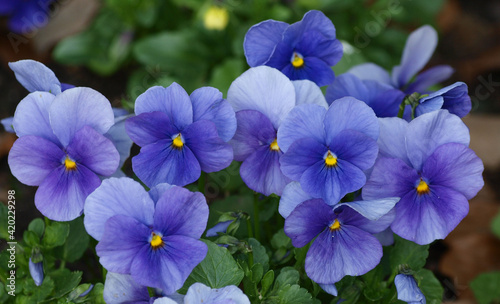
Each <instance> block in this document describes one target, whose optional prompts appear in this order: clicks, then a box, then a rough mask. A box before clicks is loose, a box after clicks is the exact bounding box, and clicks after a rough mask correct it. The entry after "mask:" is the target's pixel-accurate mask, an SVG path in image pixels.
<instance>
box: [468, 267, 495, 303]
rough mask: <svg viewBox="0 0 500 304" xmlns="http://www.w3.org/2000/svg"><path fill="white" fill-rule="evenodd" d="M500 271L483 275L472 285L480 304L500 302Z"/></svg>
mask: <svg viewBox="0 0 500 304" xmlns="http://www.w3.org/2000/svg"><path fill="white" fill-rule="evenodd" d="M499 286H500V271H495V272H489V273H482V274H480V275H478V276H477V277H476V278H475V279H474V280H473V281H472V282H471V283H470V287H471V288H472V290H473V291H474V296H475V297H476V299H477V301H478V302H479V304H489V303H494V301H495V300H496V301H497V303H498V302H500V288H498V287H499Z"/></svg>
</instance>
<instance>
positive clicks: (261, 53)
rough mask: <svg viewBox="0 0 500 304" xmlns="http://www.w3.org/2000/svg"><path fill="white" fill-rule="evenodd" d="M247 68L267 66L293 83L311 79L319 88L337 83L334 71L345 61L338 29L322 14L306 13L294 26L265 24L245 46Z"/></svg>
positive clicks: (256, 28)
mask: <svg viewBox="0 0 500 304" xmlns="http://www.w3.org/2000/svg"><path fill="white" fill-rule="evenodd" d="M243 47H244V49H245V56H246V58H247V62H248V65H249V66H251V67H256V66H259V65H267V66H270V67H273V68H276V69H278V70H280V71H281V72H283V74H285V75H286V76H287V77H288V78H290V79H291V80H301V79H308V80H311V81H313V82H315V83H316V84H317V85H318V86H324V85H327V84H330V83H332V82H333V80H334V79H335V74H334V73H333V71H332V69H331V67H332V66H334V65H335V64H336V63H337V62H338V61H339V60H340V58H341V57H342V44H341V43H340V41H339V40H337V39H336V36H335V26H334V25H333V23H332V21H331V20H330V19H328V18H327V17H326V16H325V15H324V14H323V13H322V12H320V11H314V10H313V11H309V12H307V13H306V14H305V15H304V17H303V18H302V20H301V21H299V22H296V23H294V24H292V25H289V24H288V23H285V22H281V21H275V20H266V21H263V22H261V23H259V24H256V25H254V26H252V27H251V28H250V29H249V30H248V32H247V34H246V36H245V41H244V42H243Z"/></svg>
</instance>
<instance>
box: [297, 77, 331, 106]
mask: <svg viewBox="0 0 500 304" xmlns="http://www.w3.org/2000/svg"><path fill="white" fill-rule="evenodd" d="M292 84H293V87H294V88H295V96H296V99H295V104H296V105H301V104H316V105H318V106H321V107H323V108H325V109H328V103H327V102H326V99H325V96H324V95H323V92H322V91H321V89H320V87H318V86H317V85H316V84H315V83H314V82H312V81H309V80H307V79H306V80H294V81H292Z"/></svg>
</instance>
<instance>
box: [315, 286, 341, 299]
mask: <svg viewBox="0 0 500 304" xmlns="http://www.w3.org/2000/svg"><path fill="white" fill-rule="evenodd" d="M319 287H321V289H323V291H325V292H326V293H329V294H331V295H332V296H334V297H336V296H337V294H338V291H337V288H336V287H335V284H319Z"/></svg>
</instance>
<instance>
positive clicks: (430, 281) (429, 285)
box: [414, 269, 498, 304]
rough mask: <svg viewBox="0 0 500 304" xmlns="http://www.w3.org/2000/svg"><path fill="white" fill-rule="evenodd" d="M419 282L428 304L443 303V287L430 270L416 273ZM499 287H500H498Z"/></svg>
mask: <svg viewBox="0 0 500 304" xmlns="http://www.w3.org/2000/svg"><path fill="white" fill-rule="evenodd" d="M414 276H415V278H416V279H417V281H418V283H419V284H418V285H419V286H418V287H419V288H420V290H421V291H422V293H423V294H424V295H425V299H426V300H427V303H428V304H440V303H442V302H443V292H444V289H443V286H441V283H440V282H439V280H438V279H437V278H436V277H435V276H434V273H432V271H430V270H428V269H420V270H419V271H417V272H416V273H415V275H414ZM497 287H498V285H497Z"/></svg>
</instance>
